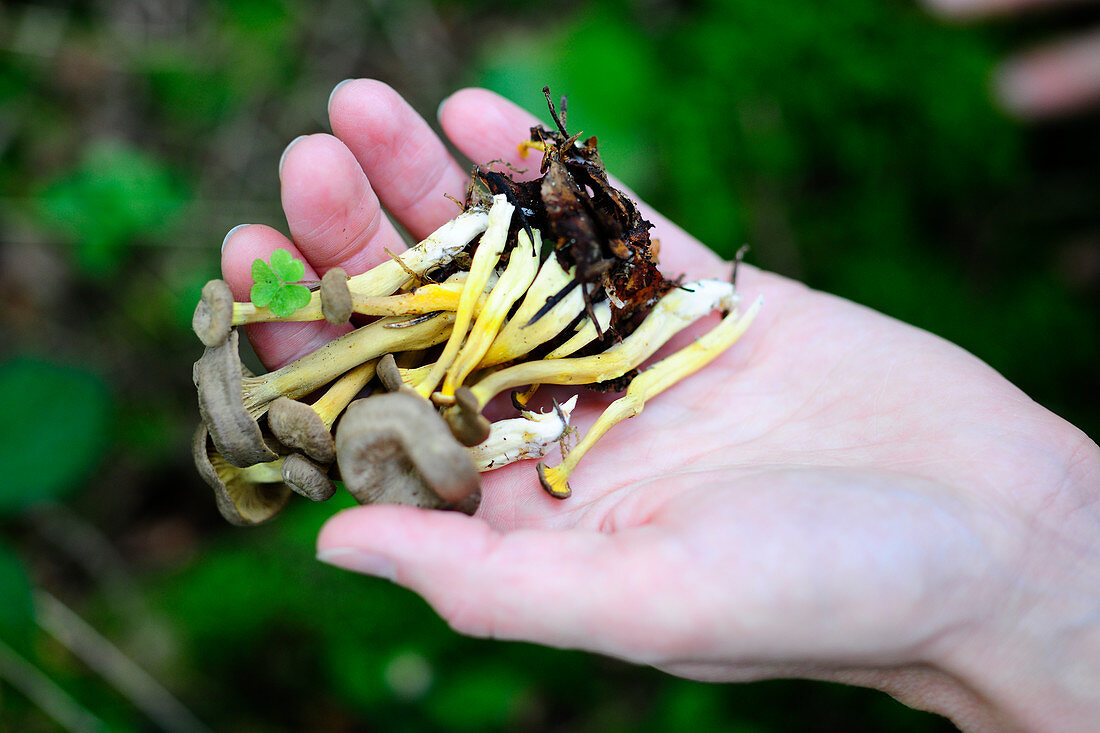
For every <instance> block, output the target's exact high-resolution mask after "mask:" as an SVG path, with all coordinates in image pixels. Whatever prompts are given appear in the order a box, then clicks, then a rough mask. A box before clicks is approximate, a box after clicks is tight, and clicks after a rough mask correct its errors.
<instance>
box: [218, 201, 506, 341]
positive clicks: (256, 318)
mask: <svg viewBox="0 0 1100 733" xmlns="http://www.w3.org/2000/svg"><path fill="white" fill-rule="evenodd" d="M488 225H489V215H488V214H487V213H486V212H485V211H484V210H482V209H469V210H467V211H464V212H462V213H461V214H459V215H458V216H457V217H455V218H454V219H451V220H450V221H449V222H447V223H446V224H444V225H443V226H441V227H439V228H438V229H436V230H435V231H434V232H432V233H431V234H429V235H428V237H427V238H425V239H424V240H423V241H421V242H420V243H419V244H417V245H416V246H414V247H410V248H409V249H407V250H405V251H404V252H402V253H401V254H400V255H397V256H395V257H394V258H391V259H388V260H386V261H385V262H383V263H381V264H379V265H376V266H375V267H372V268H371V269H369V270H367V271H366V272H363V273H360V274H358V275H356V276H354V277H350V278H348V290H349V291H351V293H352V297H353V298H355V297H356V296H358V298H359V299H360V300H362V299H369V298H381V297H383V296H387V295H393V294H394V293H396V292H397V291H398V290H399V289H400V288H401V286H402V285H404V284H405V283H406V282H408V280H409V272H414V273H416V274H417V275H423V274H424V273H426V272H428V271H429V270H431V269H433V268H435V267H439V266H440V265H444V264H446V263H448V262H450V261H451V260H452V259H454V257H455V255H457V254H458V253H459V252H461V251H462V250H464V249H465V248H466V245H468V244H469V243H470V242H471V241H472V240H473V239H474V237H476V236H477V235H479V234H481V233H482V232H484V231H485V228H486V227H487V226H488ZM364 307H366V306H364ZM434 310H454V308H435V309H434ZM356 312H364V313H366V314H367V315H400V314H398V313H391V312H380V313H373V312H367V311H356ZM412 312H416V311H412ZM421 312H430V311H421ZM322 318H324V315H323V314H322V312H321V292H320V291H319V290H315V291H314V292H313V293H311V294H310V297H309V303H308V304H307V305H305V306H303V307H301V308H299V309H298V310H296V311H295V312H294V313H292V314H291V315H290V316H289V317H287V318H279V317H278V316H276V315H275V314H274V313H272V312H271V311H270V310H269V309H267V308H257V307H256V306H254V305H252V304H251V303H234V304H233V325H234V326H239V325H242V324H246V323H263V322H267V321H319V320H321V319H322Z"/></svg>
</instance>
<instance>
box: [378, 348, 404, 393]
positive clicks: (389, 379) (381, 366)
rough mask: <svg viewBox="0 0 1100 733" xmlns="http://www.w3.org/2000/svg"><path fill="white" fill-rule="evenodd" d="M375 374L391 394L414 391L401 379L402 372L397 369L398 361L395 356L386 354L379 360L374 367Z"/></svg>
mask: <svg viewBox="0 0 1100 733" xmlns="http://www.w3.org/2000/svg"><path fill="white" fill-rule="evenodd" d="M374 373H375V375H376V376H377V377H378V381H380V382H381V383H382V386H383V387H385V388H386V390H387V391H389V392H399V391H401V390H411V389H412V388H411V387H409V386H408V385H406V384H405V381H404V380H403V379H401V372H400V371H399V370H398V369H397V360H396V359H394V357H393V354H386V355H385V356H383V357H382V358H381V359H379V360H378V363H377V364H375V366H374Z"/></svg>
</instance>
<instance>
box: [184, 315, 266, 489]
mask: <svg viewBox="0 0 1100 733" xmlns="http://www.w3.org/2000/svg"><path fill="white" fill-rule="evenodd" d="M237 341H238V335H237V331H236V330H232V331H230V332H229V338H227V339H226V340H225V341H224V342H223V343H221V344H218V345H216V346H207V347H206V351H205V352H204V353H203V355H202V358H200V359H199V360H198V361H197V362H195V368H194V371H193V372H192V376H193V378H194V380H195V387H196V388H198V392H199V414H200V415H201V416H202V421H203V422H204V423H205V424H206V427H207V428H208V429H209V430H210V439H211V440H213V441H214V446H215V447H216V448H217V449H218V452H219V453H220V454H221V455H222V457H224V458H225V460H226V461H228V462H229V463H231V464H233V465H234V466H239V467H242V468H243V467H245V466H252V465H255V464H257V463H269V462H271V461H274V460H275V459H276V458H278V456H277V455H275V453H274V452H272V450H271V449H270V448H268V447H267V445H266V444H265V443H264V437H263V434H262V433H261V432H260V425H259V423H257V422H256V420H255V418H253V417H252V416H251V415H250V414H248V410H246V409H245V407H244V400H243V397H242V391H243V384H242V382H241V375H242V371H241V370H242V366H241V359H240V355H239V354H238V353H237Z"/></svg>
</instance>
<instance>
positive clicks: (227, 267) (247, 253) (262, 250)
mask: <svg viewBox="0 0 1100 733" xmlns="http://www.w3.org/2000/svg"><path fill="white" fill-rule="evenodd" d="M277 249H285V250H286V251H288V252H289V253H290V255H291V257H294V258H295V259H298V260H302V261H303V262H304V263H305V270H306V271H305V275H304V278H305V279H306V280H316V279H317V273H316V271H315V270H314V269H313V268H312V267H311V266H310V264H309V262H307V261H306V260H305V258H304V257H303V256H302V253H301V252H300V251H299V250H298V248H297V247H295V246H294V243H293V242H291V241H290V240H289V239H287V238H286V237H284V236H283V235H282V234H281V233H280V232H278V231H277V230H275V229H272V228H271V227H268V226H264V225H263V224H245V225H242V226H239V227H237V228H235V229H232V230H230V232H229V234H227V235H226V238H225V243H224V244H223V245H222V277H224V278H225V281H226V282H227V283H229V289H230V290H231V291H232V292H233V300H236V301H249V300H251V299H252V296H251V290H252V262H253V260H255V259H257V258H259V259H261V260H263V261H264V262H268V261H270V260H271V253H272V252H274V251H275V250H277ZM349 329H350V326H334V325H331V324H329V323H326V322H324V321H317V322H302V323H257V324H253V325H251V326H246V327H245V330H246V332H247V333H248V339H249V341H250V342H251V343H252V348H253V349H255V350H256V355H257V356H259V357H260V361H262V362H263V363H264V365H265V366H267V367H268V368H270V369H277V368H279V367H281V366H282V365H284V364H286V363H288V362H291V361H294V360H295V359H297V358H299V357H302V356H305V355H306V354H308V353H310V352H312V351H314V350H316V349H318V348H320V347H321V346H323V345H324V344H326V343H328V342H329V341H331V340H332V339H334V338H336V337H337V336H340V335H341V334H343V333H345V332H347V331H348V330H349Z"/></svg>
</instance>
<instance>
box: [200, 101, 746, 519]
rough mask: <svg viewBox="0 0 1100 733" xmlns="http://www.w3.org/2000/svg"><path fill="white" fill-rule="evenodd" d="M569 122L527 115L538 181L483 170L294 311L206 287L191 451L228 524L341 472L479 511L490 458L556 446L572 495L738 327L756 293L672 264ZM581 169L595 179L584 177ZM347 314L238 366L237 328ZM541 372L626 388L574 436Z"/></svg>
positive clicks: (550, 486) (373, 495)
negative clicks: (495, 412) (575, 481)
mask: <svg viewBox="0 0 1100 733" xmlns="http://www.w3.org/2000/svg"><path fill="white" fill-rule="evenodd" d="M551 110H552V111H553V106H551ZM555 121H558V119H557V116H556V114H555ZM559 127H560V128H561V130H562V134H561V135H558V134H557V133H552V132H548V131H545V130H541V131H539V128H535V129H533V130H532V135H533V137H534V138H535V141H534V142H533V143H528V144H527V145H528V146H529V147H537V148H539V149H542V150H543V151H544V153H545V154H546V156H547V157H546V158H544V164H543V167H544V169H546V168H548V169H549V172H548V173H547V175H546V176H544V178H543V180H542V182H541V183H540V182H539V181H535V182H534V183H532V184H516V183H514V182H513V181H511V179H509V178H507V177H501V176H500V174H493V175H492V176H490V175H485V174H482V175H481V177H480V180H481V182H482V183H486V184H488V185H487V186H486V187H487V188H488V189H489V190H488V193H487V194H482V195H480V196H474V195H472V194H471V195H468V196H467V202H466V205H465V209H464V211H463V212H462V213H461V214H459V215H458V216H457V217H456V218H454V219H452V220H451V221H449V222H447V223H446V224H444V225H443V226H442V227H440V228H439V229H438V230H436V231H435V232H434V233H432V234H431V235H430V236H429V237H428V238H426V239H425V240H424V241H422V242H420V243H419V244H416V245H415V246H413V247H411V248H410V249H408V250H407V251H405V252H404V253H402V254H400V255H391V259H389V260H387V261H385V262H383V263H382V264H380V265H378V266H376V267H374V268H373V269H371V270H369V271H367V272H364V273H362V274H359V275H356V276H354V277H350V278H349V277H347V275H346V273H344V271H343V270H341V269H339V268H335V269H333V270H329V271H328V272H326V273H325V275H324V277H323V279H322V281H321V283H320V286H319V288H317V289H315V290H314V291H313V292H312V293H311V296H310V300H309V302H308V304H306V305H305V306H303V307H301V308H299V309H298V310H297V311H294V312H293V313H291V314H290V315H289V316H284V317H279V316H276V315H275V314H273V313H272V312H271V311H270V310H268V309H267V308H259V307H256V306H255V305H253V304H252V303H242V302H236V303H235V302H233V298H232V295H231V293H230V291H229V286H228V285H227V284H226V283H225V282H223V281H221V280H212V281H211V282H209V283H207V285H206V287H205V288H204V289H203V293H202V299H201V301H200V302H199V304H198V307H197V308H196V310H195V316H194V320H193V326H194V329H195V332H196V334H197V335H198V336H199V338H200V340H201V341H202V342H203V344H204V345H205V347H206V349H205V352H204V353H203V355H202V357H201V358H200V359H199V360H198V362H196V363H195V367H194V373H193V376H194V382H195V386H196V388H197V389H198V402H199V411H200V414H201V417H202V424H201V425H200V427H199V428H198V430H197V431H196V433H195V436H194V441H193V453H194V458H195V462H196V465H197V467H198V470H199V473H200V474H201V475H202V476H203V478H204V479H205V480H206V482H207V483H208V484H210V486H211V487H212V488H213V489H214V492H215V496H216V500H217V504H218V508H219V510H220V511H221V513H222V515H223V516H224V517H225V518H226V519H227V520H229V521H230V522H232V523H234V524H242V525H244V524H256V523H259V522H263V521H265V520H267V519H269V518H271V517H272V516H274V515H275V514H276V513H277V512H278V511H280V510H281V509H282V507H283V506H284V505H285V504H286V502H287V501H288V498H289V496H290V494H291V493H298V494H301V495H303V496H305V497H307V498H309V499H311V500H314V501H322V500H325V499H328V498H330V497H331V496H333V495H334V493H335V492H336V490H337V484H336V481H339V482H342V483H343V485H344V486H345V487H346V488H347V490H348V491H350V492H351V494H352V495H353V496H354V497H355V498H356V500H358V501H359V502H361V503H397V504H407V505H412V506H418V507H426V508H438V509H453V510H458V511H462V512H466V513H469V514H472V513H473V512H474V511H475V510H476V509H477V507H478V504H479V502H480V482H479V472H483V471H489V470H492V469H495V468H498V467H500V466H504V465H508V464H510V463H513V462H516V461H519V460H523V459H531V458H542V457H543V456H545V455H546V454H547V453H548V452H549V450H550V449H551V448H552V447H554V446H555V445H558V444H561V453H562V456H563V460H562V462H561V463H560V464H559V465H557V466H555V467H552V468H548V467H546V466H545V465H544V464H543V463H542V462H541V461H540V462H539V463H538V465H537V474H538V478H539V481H540V483H541V485H542V487H543V488H544V489H545V490H546V491H547V492H548V493H549V494H551V495H552V496H554V497H557V498H566V497H568V496H569V495H570V493H571V489H570V487H569V483H568V480H569V477H570V475H571V474H572V472H573V470H574V469H575V468H576V466H577V464H578V462H579V461H580V460H581V458H582V457H583V456H584V455H585V454H586V453H587V452H588V451H589V450H590V449H591V448H592V446H593V445H594V444H595V443H596V441H598V440H599V438H600V437H602V436H603V435H604V434H605V433H606V432H607V431H608V430H609V429H611V428H612V427H613V426H614V425H616V424H617V423H619V422H621V421H622V420H624V419H626V418H628V417H632V416H634V415H636V414H638V413H639V412H640V411H641V410H642V407H643V406H644V404H645V402H646V401H647V400H649V399H650V398H652V397H653V396H655V395H657V394H658V393H660V392H661V391H663V390H665V389H667V388H668V387H670V386H671V385H673V384H675V383H676V382H678V381H679V380H681V379H683V378H685V377H687V376H688V375H690V374H692V373H694V372H695V371H697V370H698V369H700V368H702V367H703V366H705V365H706V364H708V363H709V362H710V361H712V360H713V359H714V358H715V357H716V356H718V354H720V353H721V352H722V351H724V350H725V349H727V348H728V347H730V346H731V345H732V344H733V343H734V342H735V341H736V340H737V339H738V338H739V337H740V336H741V334H742V333H744V331H745V329H746V328H748V326H749V324H750V323H751V322H752V320H753V318H754V317H755V315H756V312H757V310H758V309H759V307H760V302H759V301H757V302H755V303H753V304H752V306H751V307H750V308H748V309H747V310H746V311H745V312H744V313H739V311H738V310H737V303H738V296H737V293H736V291H735V288H734V285H733V283H732V282H729V281H722V280H699V281H696V282H689V283H679V282H673V281H670V280H665V279H664V278H663V277H662V276H660V274H659V273H658V272H657V270H656V267H655V259H656V258H655V256H653V255H652V254H651V251H650V246H649V238H648V229H649V226H650V225H649V223H648V222H645V221H644V220H643V219H641V217H640V216H639V215H638V214H637V212H636V210H635V209H634V208H633V204H632V203H630V202H628V203H626V204H624V203H622V201H623V200H624V199H625V197H623V199H620V198H619V196H621V194H619V192H617V191H614V190H613V189H611V188H610V184H608V183H607V182H606V178H605V177H604V174H603V173H602V164H600V163H599V160H598V156H596V154H595V139H594V138H591V139H590V140H589V141H587V142H586V143H578V142H577V140H576V137H566V136H565V134H564V126H563V125H562V123H561V122H559ZM574 145H575V146H574ZM566 153H568V155H569V156H571V157H568V158H567V157H566ZM548 161H549V162H548ZM593 161H594V162H593ZM582 175H585V176H589V180H588V181H587V182H585V183H581V184H578V183H577V182H576V181H574V180H573V178H574V177H577V176H582ZM493 176H495V178H494V177H493ZM475 178H477V172H476V171H475ZM547 181H549V183H547ZM563 187H567V188H563ZM605 187H606V189H607V191H610V192H611V193H610V194H607V193H603V190H604V189H605ZM473 190H474V189H473V187H471V191H473ZM578 194H579V195H580V196H582V197H583V196H589V197H595V199H594V200H593V201H590V202H587V203H585V202H580V201H576V200H575V199H576V198H577V195H578ZM532 198H533V199H541V200H536V201H535V202H534V203H532V202H531V201H530V200H528V199H532ZM559 199H560V200H559ZM563 201H564V204H563V203H562V202H563ZM570 201H572V203H570ZM627 201H628V200H627ZM540 207H541V209H540ZM535 209H539V213H538V215H537V216H536V215H535V214H533V213H532V212H533V211H534V210H535ZM586 211H587V212H589V213H588V214H586V213H585V212H586ZM591 212H596V215H601V216H604V217H606V218H607V219H608V222H607V223H606V224H604V225H603V226H601V227H600V228H599V230H600V231H602V232H606V231H617V232H618V233H619V238H618V239H616V240H615V241H613V242H611V243H610V244H608V243H607V242H604V243H603V244H600V243H599V242H595V241H594V240H593V242H581V243H580V244H578V239H577V234H576V232H577V231H581V232H582V235H583V232H584V231H585V227H588V229H589V230H592V231H595V229H596V227H594V226H592V225H591V222H588V223H586V221H587V220H586V219H585V218H584V217H588V218H589V219H590V218H591V216H592V214H591ZM600 212H604V213H602V214H601V213H600ZM571 217H581V219H580V220H577V219H575V218H571ZM578 221H579V225H578ZM532 222H534V223H535V224H536V226H532ZM616 222H619V224H618V229H615V226H616ZM624 222H625V223H624ZM595 236H596V235H592V237H595ZM544 237H546V238H547V242H546V246H545V247H544V244H543V238H544ZM582 239H583V236H582ZM623 241H626V244H623ZM582 247H587V249H582ZM654 249H655V248H654ZM601 258H602V259H601ZM577 285H580V287H577ZM713 311H721V312H722V313H724V314H725V315H724V317H723V318H722V320H721V321H720V322H719V323H718V325H716V326H715V327H713V328H712V329H711V330H710V331H709V332H707V333H706V334H704V335H703V336H701V337H699V338H697V339H696V340H695V341H694V342H693V343H691V344H690V345H689V346H687V347H685V348H683V349H681V350H679V351H676V352H674V353H672V354H671V355H669V356H666V357H665V358H663V359H660V360H659V361H657V362H655V363H653V364H651V365H649V366H648V367H647V368H645V369H644V370H642V371H639V368H640V367H642V366H643V364H644V363H645V362H647V360H649V359H650V357H652V356H653V355H654V354H655V353H656V352H657V351H658V349H660V348H661V346H663V345H664V344H666V343H667V342H668V341H669V339H671V338H672V337H673V336H674V335H675V334H677V333H678V332H680V331H682V330H683V329H684V328H686V327H687V326H689V325H690V324H691V323H693V322H695V321H696V320H698V319H700V318H702V317H703V316H706V315H707V314H709V313H711V312H713ZM353 318H354V319H355V322H356V323H363V324H364V325H359V326H358V327H357V328H356V329H355V330H352V331H350V332H348V333H346V334H345V335H343V336H341V337H339V338H337V339H335V340H333V341H331V342H329V343H328V344H326V345H325V346H323V347H321V348H319V349H317V350H316V351H314V352H313V353H311V354H308V355H306V356H304V357H302V358H300V359H298V360H297V361H294V362H292V363H290V364H287V365H286V366H283V367H282V368H280V369H276V370H274V371H271V372H269V373H267V374H263V375H261V376H254V375H252V374H251V373H249V372H248V370H247V369H246V368H245V367H244V366H243V365H242V362H241V360H240V357H239V353H238V333H237V329H236V327H237V326H240V325H245V324H250V323H259V322H269V321H278V320H284V321H306V320H321V319H325V320H327V321H329V322H332V323H347V322H348V321H349V320H351V319H353ZM540 385H588V386H591V387H594V388H597V389H602V391H608V389H611V390H615V391H623V390H625V394H623V396H622V397H620V398H619V399H617V400H616V401H614V402H613V403H611V404H610V406H608V407H607V408H606V410H605V411H604V412H603V414H602V415H601V416H600V417H599V419H598V420H597V421H596V422H595V424H593V425H592V426H591V427H590V428H589V429H588V431H587V433H586V434H585V435H584V437H583V438H581V439H580V440H579V442H576V444H575V445H574V446H572V448H571V449H569V447H568V446H567V445H566V444H565V443H566V442H567V438H571V437H572V436H573V435H574V433H575V430H574V429H573V428H572V427H571V426H570V418H571V413H572V411H573V408H574V406H575V405H576V402H577V396H573V397H572V398H570V399H568V400H567V401H564V402H563V403H561V404H559V403H558V402H556V401H555V402H554V403H553V405H552V409H550V410H549V411H547V412H536V411H533V410H528V409H526V408H527V404H528V401H529V400H530V399H531V398H532V395H533V394H534V392H535V390H536V389H537V388H538V387H539V386H540ZM506 393H510V394H511V402H512V404H513V405H514V406H515V408H516V409H517V411H518V412H519V415H518V416H517V417H513V418H508V419H503V420H499V421H496V422H490V421H489V420H488V419H487V418H486V417H485V416H484V414H483V412H484V410H485V407H486V405H488V404H489V402H490V401H492V400H493V399H494V398H496V397H498V396H503V395H505V394H506ZM364 394H367V395H368V396H366V397H363V396H362V395H364ZM334 428H335V429H334Z"/></svg>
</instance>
